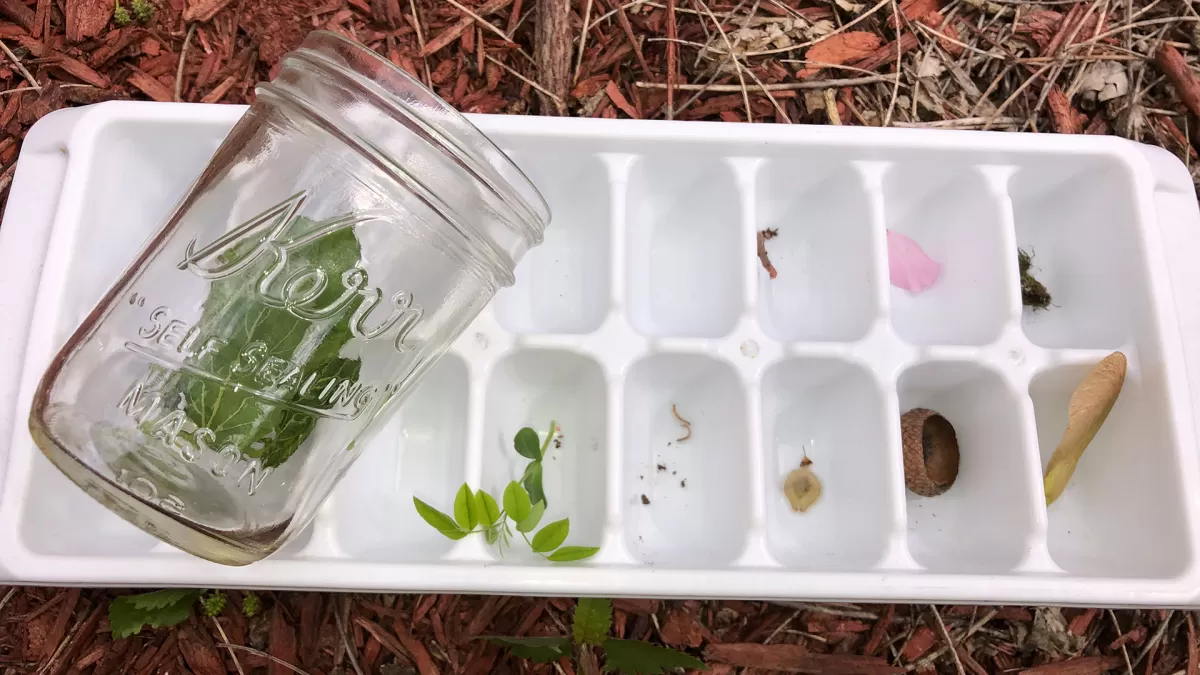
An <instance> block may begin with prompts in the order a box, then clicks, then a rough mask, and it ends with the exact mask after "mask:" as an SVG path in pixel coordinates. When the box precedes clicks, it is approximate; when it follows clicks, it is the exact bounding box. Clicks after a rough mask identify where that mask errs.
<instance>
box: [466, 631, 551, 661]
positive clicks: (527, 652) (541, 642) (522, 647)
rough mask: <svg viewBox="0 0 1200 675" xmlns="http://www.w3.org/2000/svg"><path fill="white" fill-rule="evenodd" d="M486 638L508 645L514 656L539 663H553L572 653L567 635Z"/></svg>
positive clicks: (491, 641)
mask: <svg viewBox="0 0 1200 675" xmlns="http://www.w3.org/2000/svg"><path fill="white" fill-rule="evenodd" d="M483 639H484V640H487V641H488V642H490V643H492V644H494V645H500V646H501V647H508V648H509V651H511V652H512V654H513V656H517V657H520V658H522V659H529V660H530V661H536V662H537V663H553V662H554V661H557V660H559V659H560V658H562V657H564V656H570V655H571V641H570V640H568V639H567V638H565V637H531V638H519V637H485V638H483Z"/></svg>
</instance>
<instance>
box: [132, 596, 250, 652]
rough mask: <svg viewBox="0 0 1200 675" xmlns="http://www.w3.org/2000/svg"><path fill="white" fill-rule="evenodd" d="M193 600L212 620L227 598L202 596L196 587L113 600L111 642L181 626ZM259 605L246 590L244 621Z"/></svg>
mask: <svg viewBox="0 0 1200 675" xmlns="http://www.w3.org/2000/svg"><path fill="white" fill-rule="evenodd" d="M251 600H253V611H251ZM197 601H199V604H200V609H201V611H202V612H204V615H205V616H209V617H215V616H217V615H218V614H220V613H221V612H222V611H224V609H225V604H226V601H227V598H226V596H225V593H224V591H220V590H214V591H212V592H210V593H208V594H205V593H204V591H202V590H200V589H198V588H165V589H163V590H161V591H150V592H149V593H137V594H134V595H123V596H121V597H119V598H114V599H113V601H112V602H110V603H109V604H108V623H109V625H110V626H111V627H112V636H113V639H114V640H120V639H121V638H127V637H130V636H131V635H137V634H138V633H140V632H142V629H143V628H145V627H146V626H149V627H151V628H163V627H166V626H175V625H178V624H181V623H183V622H184V621H187V620H188V617H189V616H191V615H192V609H193V608H195V606H196V602H197ZM259 603H260V601H259V598H258V596H257V595H255V594H254V592H253V591H247V592H246V597H245V598H244V599H243V600H242V613H243V614H245V615H246V617H247V618H249V617H252V616H254V615H255V614H256V613H258V611H259V609H260V605H259Z"/></svg>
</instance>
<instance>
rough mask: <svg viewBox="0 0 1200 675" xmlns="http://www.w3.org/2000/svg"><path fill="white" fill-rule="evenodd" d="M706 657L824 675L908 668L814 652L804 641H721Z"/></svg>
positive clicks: (884, 674)
mask: <svg viewBox="0 0 1200 675" xmlns="http://www.w3.org/2000/svg"><path fill="white" fill-rule="evenodd" d="M704 658H705V659H706V660H708V661H715V662H717V663H728V664H729V665H733V666H740V667H743V668H763V669H768V670H772V669H773V670H778V671H783V672H787V673H822V674H823V675H891V674H892V673H903V672H904V669H903V668H900V667H897V666H892V665H889V664H888V662H887V661H886V660H885V659H882V658H874V657H870V656H852V655H848V654H814V653H812V652H810V651H809V650H808V649H807V648H805V647H803V646H801V645H773V644H718V645H709V646H708V647H707V648H705V650H704Z"/></svg>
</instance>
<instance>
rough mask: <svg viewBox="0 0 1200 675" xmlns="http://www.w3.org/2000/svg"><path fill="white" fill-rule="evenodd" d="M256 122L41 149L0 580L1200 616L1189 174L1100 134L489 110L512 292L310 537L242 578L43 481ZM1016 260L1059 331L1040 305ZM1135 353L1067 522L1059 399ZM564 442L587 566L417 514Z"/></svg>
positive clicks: (30, 170) (16, 335)
mask: <svg viewBox="0 0 1200 675" xmlns="http://www.w3.org/2000/svg"><path fill="white" fill-rule="evenodd" d="M242 110H243V109H242V108H240V107H232V106H202V105H186V104H146V103H106V104H101V105H98V106H93V107H88V108H81V109H75V110H70V111H63V112H57V113H54V114H52V115H50V116H49V117H47V118H46V119H45V120H43V121H42V122H40V123H39V124H38V125H37V126H36V127H35V128H34V129H33V130H32V131H31V132H30V134H29V136H28V139H27V140H26V142H25V145H24V148H23V151H22V155H21V159H20V164H19V167H18V171H17V174H16V180H15V182H14V184H13V187H12V192H11V196H10V199H9V204H8V211H7V216H6V218H5V220H4V224H3V227H2V228H0V289H3V291H2V292H0V312H2V315H3V316H4V317H5V321H4V322H3V323H2V325H0V340H2V343H0V344H3V345H4V348H3V349H2V350H0V411H2V414H3V417H2V418H0V424H2V425H3V426H2V427H0V434H2V435H3V437H4V438H9V434H11V440H10V441H9V442H8V443H7V444H5V445H2V446H0V478H3V482H2V483H0V484H2V485H3V488H2V494H0V580H2V579H9V580H16V581H21V582H29V583H54V584H86V585H120V586H129V585H151V586H161V585H187V586H222V587H229V586H251V587H280V588H317V589H369V590H385V591H416V590H442V591H459V592H511V593H537V594H563V595H571V594H575V595H586V594H600V595H610V596H621V595H631V596H672V597H673V596H702V597H751V598H810V599H842V600H912V601H917V600H920V601H962V602H1037V603H1063V604H1070V603H1086V604H1108V605H1127V604H1152V605H1180V606H1187V605H1191V606H1196V605H1198V604H1200V553H1198V551H1197V544H1198V542H1200V528H1198V524H1200V519H1198V515H1200V512H1198V507H1200V471H1198V464H1197V451H1198V448H1197V440H1196V439H1197V436H1196V420H1197V415H1196V413H1195V410H1196V407H1197V401H1196V400H1194V398H1193V396H1192V394H1191V392H1192V391H1200V388H1197V387H1198V386H1200V352H1198V347H1197V345H1200V296H1198V295H1197V290H1200V257H1198V256H1200V213H1198V211H1197V206H1196V198H1195V193H1194V191H1193V187H1192V183H1191V180H1190V178H1189V176H1188V174H1187V172H1186V170H1185V169H1184V168H1183V167H1182V166H1181V165H1180V164H1179V163H1178V162H1177V161H1176V160H1175V159H1174V158H1172V157H1171V156H1170V155H1169V154H1167V153H1166V152H1164V151H1162V150H1159V149H1156V148H1150V147H1145V146H1140V145H1136V144H1132V143H1128V142H1125V141H1121V140H1117V139H1110V138H1094V137H1066V136H1045V135H1015V134H1014V135H1007V134H1006V135H1001V134H983V133H969V132H919V131H906V130H891V129H889V130H879V129H861V128H832V127H820V128H818V127H784V126H760V125H750V124H740V125H739V124H719V125H718V124H703V123H668V122H632V121H602V120H583V119H547V118H524V117H477V118H475V121H476V122H477V123H478V125H479V126H480V127H481V128H482V129H483V130H484V131H485V132H486V133H488V134H489V135H491V136H492V138H494V139H495V140H496V141H497V143H498V144H499V145H500V146H501V147H503V148H505V149H506V150H508V151H510V152H511V153H512V154H513V156H514V157H515V159H516V160H517V162H518V163H519V164H520V165H521V166H523V167H524V168H526V169H527V171H528V173H529V174H530V176H531V177H532V179H533V180H534V182H535V183H536V184H537V185H538V186H539V187H540V188H541V190H542V191H543V192H544V194H545V196H546V198H547V199H548V201H549V203H550V205H551V207H552V209H553V212H554V222H553V225H552V226H551V227H550V229H549V231H548V232H547V235H546V242H545V243H544V244H543V245H542V246H541V247H539V248H537V249H535V250H534V251H533V252H532V253H531V254H529V255H528V256H527V258H526V260H525V261H524V262H523V263H522V264H521V266H520V268H519V270H518V273H517V279H518V283H517V285H516V287H514V288H511V289H507V290H505V291H503V292H502V294H501V295H500V296H499V297H498V298H497V299H496V300H495V302H493V303H492V304H491V306H490V307H489V309H488V310H487V311H486V312H485V313H484V315H482V316H481V317H480V318H479V320H478V321H476V322H475V324H474V325H473V326H472V327H471V328H470V329H469V330H468V331H467V332H466V333H465V334H464V335H463V337H462V339H461V340H459V342H458V343H457V344H456V345H455V347H454V348H453V350H452V351H451V352H450V353H449V354H448V355H447V356H446V357H445V358H444V360H443V361H441V362H440V363H439V364H438V366H437V367H436V368H435V369H434V370H433V371H432V372H431V373H430V374H429V375H428V379H427V381H425V382H424V383H422V384H421V386H420V387H419V389H418V390H417V391H416V392H415V393H414V394H413V396H412V398H411V399H410V400H409V401H408V403H407V404H406V405H405V406H404V407H403V409H402V410H401V412H400V413H399V414H398V415H397V416H396V417H395V418H394V419H393V420H392V421H391V423H390V424H389V425H388V426H387V428H386V429H384V430H383V432H382V433H381V434H380V435H379V436H378V437H377V439H376V440H375V442H374V445H373V447H371V448H369V449H368V450H367V452H366V453H365V454H364V456H363V457H362V458H361V459H360V460H359V462H358V463H357V464H356V465H355V466H354V468H353V469H352V470H351V472H350V473H349V474H348V475H347V476H346V478H345V479H344V480H343V481H342V483H341V484H340V485H339V487H338V488H337V491H336V492H335V493H334V495H333V496H332V498H331V499H330V500H329V501H328V502H327V503H326V504H325V505H324V506H323V508H322V509H321V511H320V514H319V515H318V516H317V518H316V521H315V522H314V523H313V525H312V526H311V528H309V530H308V531H307V532H306V533H305V534H304V536H302V537H301V538H300V539H299V540H298V541H296V542H295V543H294V544H291V545H289V546H288V547H286V548H285V549H284V550H282V551H280V552H279V553H278V554H276V555H275V556H273V557H271V558H270V559H268V560H266V561H264V562H260V563H257V564H254V565H251V566H249V567H244V568H232V567H223V566H220V565H216V564H212V563H208V562H205V561H202V560H200V559H197V558H194V557H191V556H189V555H186V554H184V553H181V552H179V551H177V550H175V549H173V548H171V547H170V546H168V545H165V544H162V543H159V542H158V541H157V540H155V539H154V538H152V537H150V536H149V535H147V534H144V533H142V532H141V531H139V530H136V529H134V528H133V527H132V526H129V525H127V524H126V523H125V522H124V521H122V520H120V519H119V518H118V517H117V516H115V515H112V514H110V513H109V512H107V511H106V510H104V509H103V508H102V507H101V506H99V505H98V504H96V503H94V502H93V501H92V500H91V499H90V498H89V497H87V496H86V495H84V493H83V492H81V491H80V490H78V489H77V488H75V487H74V486H72V485H71V484H70V483H68V481H67V480H66V479H65V478H63V477H62V476H61V475H59V473H58V471H57V470H56V469H54V468H53V467H52V466H51V464H50V463H49V462H48V461H46V460H45V459H44V458H43V457H42V456H41V454H40V453H39V452H38V451H37V449H36V448H35V447H34V445H33V443H32V440H31V439H30V436H29V433H28V431H27V430H26V422H25V420H26V415H27V411H28V409H29V405H30V399H31V395H32V392H33V390H34V387H35V385H36V382H37V379H38V377H39V376H40V374H41V372H42V370H43V369H44V367H45V366H46V364H47V363H48V361H49V359H50V358H51V356H52V355H53V353H54V352H55V350H56V349H57V348H58V346H59V345H60V344H61V343H62V342H63V341H64V339H65V338H66V337H67V336H68V334H69V332H70V331H71V330H72V329H73V328H74V327H75V326H76V325H77V324H78V323H79V322H80V321H81V320H82V318H83V317H84V315H85V313H86V312H87V311H88V310H89V309H90V308H91V307H92V305H93V303H94V302H95V301H96V300H97V299H98V298H99V297H100V295H101V293H102V292H103V290H104V289H105V288H106V287H107V286H108V285H109V284H110V283H111V282H112V281H113V280H114V279H115V278H116V277H117V275H118V273H119V272H120V270H121V268H122V266H123V265H124V264H126V262H127V261H128V260H130V259H131V258H132V256H133V255H134V252H135V251H136V250H137V249H138V248H139V247H140V245H141V244H142V242H143V240H144V239H145V238H146V237H147V236H148V235H149V234H150V233H151V232H152V231H153V230H154V229H155V228H156V227H157V226H158V224H159V222H160V220H161V219H162V218H163V216H164V214H165V213H166V212H167V211H168V209H169V208H170V207H171V206H172V205H173V203H174V202H175V201H176V199H178V198H179V196H180V195H181V194H182V192H183V190H184V189H185V188H186V186H187V184H188V183H189V181H190V180H191V178H192V177H193V176H194V175H196V174H197V173H198V172H199V170H200V169H201V167H202V166H203V165H204V163H205V162H206V160H207V158H208V156H209V155H210V153H211V152H212V151H213V150H214V149H215V148H216V147H217V145H218V143H219V142H220V141H221V139H222V137H223V136H224V135H225V133H226V131H227V130H228V129H229V128H230V126H231V125H232V124H233V123H234V121H235V120H236V119H237V118H238V116H239V115H240V114H241V112H242ZM764 228H777V229H778V230H779V236H778V237H777V238H775V239H773V240H771V241H770V242H769V244H768V247H769V251H770V256H771V259H772V260H773V262H774V264H775V267H776V268H778V270H779V276H778V278H777V279H775V280H770V279H768V278H767V275H766V273H765V272H764V271H763V269H762V268H761V267H760V265H759V261H758V259H757V258H756V256H755V234H756V232H757V231H759V230H761V229H764ZM888 229H891V230H893V231H896V232H899V233H902V234H905V235H908V236H909V237H912V238H913V239H915V240H916V241H918V242H919V243H920V245H921V246H922V247H924V249H925V251H926V252H928V253H929V255H931V256H932V257H933V258H935V259H936V260H938V261H939V262H941V263H942V264H943V265H944V267H943V273H942V278H941V280H940V282H939V283H938V284H937V286H935V287H934V288H933V289H931V290H929V291H926V292H924V293H921V294H918V295H913V294H910V293H908V292H906V291H902V290H899V289H896V288H892V287H890V285H889V282H888V259H887V252H886V243H885V241H886V234H885V232H886V230H888ZM1018 247H1020V248H1022V249H1026V250H1029V251H1032V252H1033V253H1034V254H1035V258H1034V265H1035V272H1036V274H1037V276H1038V277H1039V278H1040V279H1041V280H1042V281H1044V282H1045V284H1046V285H1047V286H1048V287H1049V289H1050V291H1051V293H1052V294H1053V296H1054V303H1055V306H1054V307H1053V308H1052V309H1050V310H1049V311H1045V312H1039V313H1031V312H1030V311H1028V310H1025V311H1023V310H1022V307H1021V299H1020V294H1019V285H1018V273H1017V262H1016V259H1017V249H1018ZM1185 345H1186V346H1187V348H1186V349H1185ZM1117 349H1119V350H1121V351H1124V352H1125V353H1126V354H1127V355H1128V356H1129V358H1130V368H1129V375H1128V378H1127V379H1126V383H1125V388H1124V391H1123V393H1122V394H1121V398H1120V400H1119V402H1118V403H1117V406H1116V408H1115V409H1114V410H1113V412H1112V415H1111V416H1110V417H1109V419H1108V422H1107V424H1106V425H1105V426H1104V428H1103V429H1102V430H1101V432H1100V434H1099V436H1097V437H1096V439H1095V441H1094V442H1093V443H1092V446H1091V447H1090V449H1089V450H1088V451H1087V454H1086V455H1085V456H1084V459H1083V461H1082V463H1081V464H1080V466H1079V469H1078V471H1077V472H1076V474H1075V477H1074V478H1073V479H1072V481H1071V484H1070V486H1069V487H1068V488H1067V490H1066V493H1065V494H1064V495H1063V497H1062V498H1061V500H1060V501H1059V502H1057V503H1056V504H1054V505H1053V506H1052V507H1050V508H1049V509H1047V508H1046V506H1045V504H1044V500H1043V497H1042V490H1041V469H1042V466H1043V464H1044V463H1045V461H1046V460H1047V458H1048V456H1049V454H1050V453H1051V452H1052V451H1053V449H1054V446H1055V445H1056V443H1057V441H1058V438H1059V435H1060V434H1061V432H1062V430H1063V428H1064V426H1065V416H1066V408H1067V400H1068V398H1069V396H1070V394H1071V391H1072V389H1073V387H1074V385H1075V384H1076V383H1077V382H1078V381H1079V380H1080V378H1081V377H1082V376H1083V374H1084V373H1085V372H1086V371H1087V370H1088V368H1089V367H1090V366H1091V365H1092V364H1094V363H1095V362H1097V361H1098V360H1099V359H1100V358H1102V357H1103V356H1104V355H1106V354H1108V353H1109V352H1110V351H1112V350H1117ZM672 405H675V406H677V408H678V410H679V412H680V414H682V415H683V416H684V417H686V418H687V419H689V420H690V421H691V423H692V437H691V439H689V440H688V441H686V442H682V443H680V442H676V441H675V439H676V437H678V436H680V435H681V434H682V429H681V427H680V425H679V424H678V423H677V422H676V420H675V419H674V418H673V416H672V413H671V406H672ZM918 406H920V407H929V408H933V409H935V410H937V411H939V412H941V413H943V414H944V415H945V416H946V417H947V418H948V419H949V420H950V421H951V422H952V423H953V425H954V426H955V428H956V430H957V433H958V439H959V441H960V445H961V451H962V460H961V472H960V474H959V476H958V480H957V483H955V485H954V487H953V488H952V489H951V490H950V491H949V492H947V493H946V494H944V495H941V496H939V497H934V498H922V497H918V496H916V495H914V494H911V493H908V492H907V491H906V490H905V487H904V480H903V469H902V464H901V447H900V414H901V413H902V412H903V411H905V410H908V409H910V408H913V407H918ZM551 419H555V420H557V421H558V422H559V424H560V426H561V427H562V431H563V438H562V446H561V448H559V447H552V448H551V451H550V455H549V458H548V459H547V461H546V470H545V486H546V492H547V495H548V499H549V503H550V507H549V509H548V511H547V513H546V518H547V521H546V522H548V521H549V520H550V519H557V518H562V517H570V519H571V537H570V540H569V542H568V543H572V544H583V545H588V544H600V545H601V546H602V548H601V551H600V553H599V554H598V555H597V556H596V557H595V558H593V559H592V560H590V561H588V562H586V563H583V564H576V565H549V564H545V563H543V562H541V561H539V560H536V559H534V558H533V557H532V556H531V555H529V554H528V552H527V551H526V552H523V551H522V548H523V546H516V547H514V548H513V549H512V550H511V551H510V552H509V553H508V554H507V555H506V556H505V557H504V558H500V557H498V556H497V555H496V554H495V553H494V551H492V550H491V549H489V548H488V547H486V546H485V544H484V542H483V541H482V539H481V538H479V537H470V538H467V539H465V540H463V541H460V542H457V543H455V542H451V541H449V540H447V539H444V538H442V537H441V536H440V535H439V534H438V533H437V532H435V531H434V530H433V529H431V528H430V527H429V526H428V525H426V524H425V523H423V522H422V521H420V520H419V519H418V517H417V516H416V514H415V512H414V509H413V506H412V497H413V495H414V493H415V494H416V495H418V496H420V497H421V498H422V499H424V500H426V501H428V502H430V503H432V504H434V505H435V506H438V507H441V508H443V509H447V510H449V508H450V505H451V502H452V499H453V495H454V493H455V490H456V488H457V487H458V485H460V484H461V483H462V482H463V481H466V482H468V483H470V484H471V485H472V486H476V487H480V486H481V487H483V488H487V489H489V490H491V491H495V492H497V493H498V492H499V491H500V490H501V489H502V487H503V486H504V485H505V484H506V483H507V482H508V481H510V480H512V479H514V478H516V477H518V476H519V474H520V472H521V470H522V468H523V463H524V460H522V459H521V458H520V457H518V456H517V455H516V454H515V452H514V451H513V450H512V445H511V442H512V437H513V435H514V433H515V432H516V430H517V429H518V428H519V427H520V426H524V425H529V426H534V427H536V428H539V429H541V428H544V426H545V425H546V424H548V423H549V421H550V420H551ZM805 447H807V450H808V455H809V457H811V458H812V459H813V461H814V462H815V464H814V466H813V468H814V469H815V471H816V473H817V475H818V476H819V477H820V479H821V480H822V481H823V483H824V486H825V488H824V494H823V496H822V497H821V500H820V501H819V502H818V503H817V505H816V506H815V507H813V508H812V509H811V510H810V511H809V512H808V513H804V514H798V513H793V512H792V511H791V510H790V509H789V507H788V505H787V503H786V501H785V499H784V496H783V494H782V492H781V487H782V484H783V479H784V477H785V476H786V475H787V473H788V472H789V471H791V470H792V469H794V468H796V467H797V466H798V465H799V462H800V459H801V456H802V449H803V448H805ZM6 456H7V457H6ZM5 459H7V462H5ZM5 464H7V467H6V468H5ZM659 465H662V466H664V467H665V470H662V469H660V468H659ZM643 495H644V496H645V497H646V500H648V501H649V502H650V503H649V504H644V503H643V499H642V497H643Z"/></svg>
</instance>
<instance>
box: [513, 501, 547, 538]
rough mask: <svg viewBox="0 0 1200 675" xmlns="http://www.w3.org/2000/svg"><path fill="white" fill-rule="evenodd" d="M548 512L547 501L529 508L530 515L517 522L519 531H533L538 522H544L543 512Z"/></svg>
mask: <svg viewBox="0 0 1200 675" xmlns="http://www.w3.org/2000/svg"><path fill="white" fill-rule="evenodd" d="M544 513H546V502H538V503H536V504H534V505H533V507H532V508H530V509H529V515H527V516H526V517H525V519H524V520H522V521H520V522H518V523H517V532H533V530H534V528H535V527H537V526H538V523H540V522H542V514H544Z"/></svg>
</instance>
